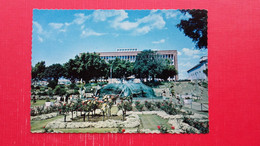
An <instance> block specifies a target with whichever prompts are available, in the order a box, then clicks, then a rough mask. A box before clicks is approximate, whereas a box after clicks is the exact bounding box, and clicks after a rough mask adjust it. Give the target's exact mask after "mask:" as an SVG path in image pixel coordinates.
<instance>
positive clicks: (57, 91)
mask: <svg viewBox="0 0 260 146" xmlns="http://www.w3.org/2000/svg"><path fill="white" fill-rule="evenodd" d="M53 92H54V94H55V95H60V96H62V95H65V94H66V93H67V92H66V89H65V87H64V86H59V85H58V86H56V87H55V89H54V90H53Z"/></svg>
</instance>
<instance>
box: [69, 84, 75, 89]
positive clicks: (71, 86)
mask: <svg viewBox="0 0 260 146" xmlns="http://www.w3.org/2000/svg"><path fill="white" fill-rule="evenodd" d="M76 87H77V85H76V84H74V83H72V84H70V85H69V88H70V89H75V88H76Z"/></svg>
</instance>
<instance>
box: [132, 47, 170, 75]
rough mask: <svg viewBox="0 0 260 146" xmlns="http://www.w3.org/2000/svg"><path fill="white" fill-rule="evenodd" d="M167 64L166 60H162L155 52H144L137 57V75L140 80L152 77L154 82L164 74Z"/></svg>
mask: <svg viewBox="0 0 260 146" xmlns="http://www.w3.org/2000/svg"><path fill="white" fill-rule="evenodd" d="M165 63H166V62H165V60H163V59H161V58H160V56H159V55H158V54H157V53H156V52H155V51H151V50H144V51H142V52H141V53H139V54H137V56H136V61H135V63H134V72H135V75H136V77H139V78H140V79H143V78H147V79H148V77H149V76H151V77H152V79H153V80H154V78H155V77H156V76H157V75H159V74H161V73H162V71H163V69H164V67H165Z"/></svg>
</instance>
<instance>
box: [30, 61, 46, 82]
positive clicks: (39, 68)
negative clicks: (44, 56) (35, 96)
mask: <svg viewBox="0 0 260 146" xmlns="http://www.w3.org/2000/svg"><path fill="white" fill-rule="evenodd" d="M45 68H46V67H45V62H44V61H41V62H38V63H37V64H36V65H35V66H34V67H32V72H31V73H32V80H33V81H39V80H42V79H43V78H44V72H45Z"/></svg>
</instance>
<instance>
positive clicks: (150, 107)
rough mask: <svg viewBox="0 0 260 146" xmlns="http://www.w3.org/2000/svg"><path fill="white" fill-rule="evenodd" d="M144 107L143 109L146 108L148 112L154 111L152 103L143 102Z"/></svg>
mask: <svg viewBox="0 0 260 146" xmlns="http://www.w3.org/2000/svg"><path fill="white" fill-rule="evenodd" d="M144 105H145V107H146V108H147V109H148V110H150V111H152V110H154V108H153V104H152V102H148V101H145V102H144Z"/></svg>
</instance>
